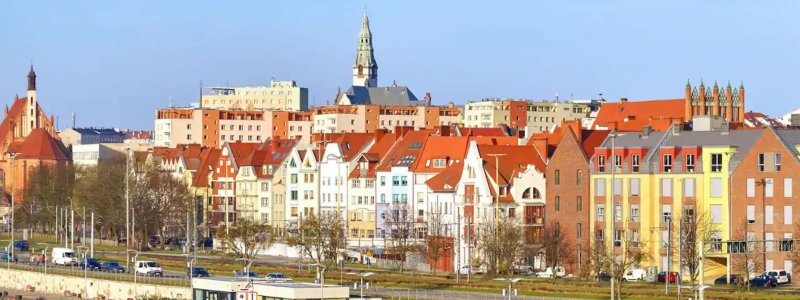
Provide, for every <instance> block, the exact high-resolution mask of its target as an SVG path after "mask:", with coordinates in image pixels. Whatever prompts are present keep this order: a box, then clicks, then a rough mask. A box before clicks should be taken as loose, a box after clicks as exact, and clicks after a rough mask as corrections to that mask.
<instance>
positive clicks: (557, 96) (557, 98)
mask: <svg viewBox="0 0 800 300" xmlns="http://www.w3.org/2000/svg"><path fill="white" fill-rule="evenodd" d="M556 102H558V92H556Z"/></svg>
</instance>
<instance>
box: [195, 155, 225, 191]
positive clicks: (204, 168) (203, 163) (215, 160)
mask: <svg viewBox="0 0 800 300" xmlns="http://www.w3.org/2000/svg"><path fill="white" fill-rule="evenodd" d="M221 155H222V149H217V148H209V149H208V151H205V152H204V153H203V154H202V156H201V158H200V165H199V167H198V168H197V172H196V173H195V174H194V177H192V186H194V187H208V186H209V185H208V174H209V173H210V172H211V171H212V170H213V169H214V166H216V165H218V164H219V158H220V156H221Z"/></svg>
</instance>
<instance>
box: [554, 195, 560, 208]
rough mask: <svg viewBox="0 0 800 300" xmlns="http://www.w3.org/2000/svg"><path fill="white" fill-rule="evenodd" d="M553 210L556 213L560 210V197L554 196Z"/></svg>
mask: <svg viewBox="0 0 800 300" xmlns="http://www.w3.org/2000/svg"><path fill="white" fill-rule="evenodd" d="M555 209H556V211H559V210H561V197H559V196H556V203H555Z"/></svg>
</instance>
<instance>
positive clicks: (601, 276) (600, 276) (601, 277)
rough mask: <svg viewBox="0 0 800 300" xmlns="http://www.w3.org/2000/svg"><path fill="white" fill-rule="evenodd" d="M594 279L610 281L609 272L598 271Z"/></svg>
mask: <svg viewBox="0 0 800 300" xmlns="http://www.w3.org/2000/svg"><path fill="white" fill-rule="evenodd" d="M594 279H595V280H597V281H611V274H608V273H606V272H600V274H597V276H595V277H594Z"/></svg>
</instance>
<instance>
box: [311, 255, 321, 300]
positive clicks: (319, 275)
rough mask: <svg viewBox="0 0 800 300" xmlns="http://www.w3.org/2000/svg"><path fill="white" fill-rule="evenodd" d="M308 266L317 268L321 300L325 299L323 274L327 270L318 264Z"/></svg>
mask: <svg viewBox="0 0 800 300" xmlns="http://www.w3.org/2000/svg"><path fill="white" fill-rule="evenodd" d="M308 266H309V267H317V279H318V280H319V292H320V295H319V298H320V299H325V276H324V275H322V273H323V272H324V270H325V268H324V266H323V265H321V264H318V263H313V264H308ZM320 269H321V270H323V272H320Z"/></svg>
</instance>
